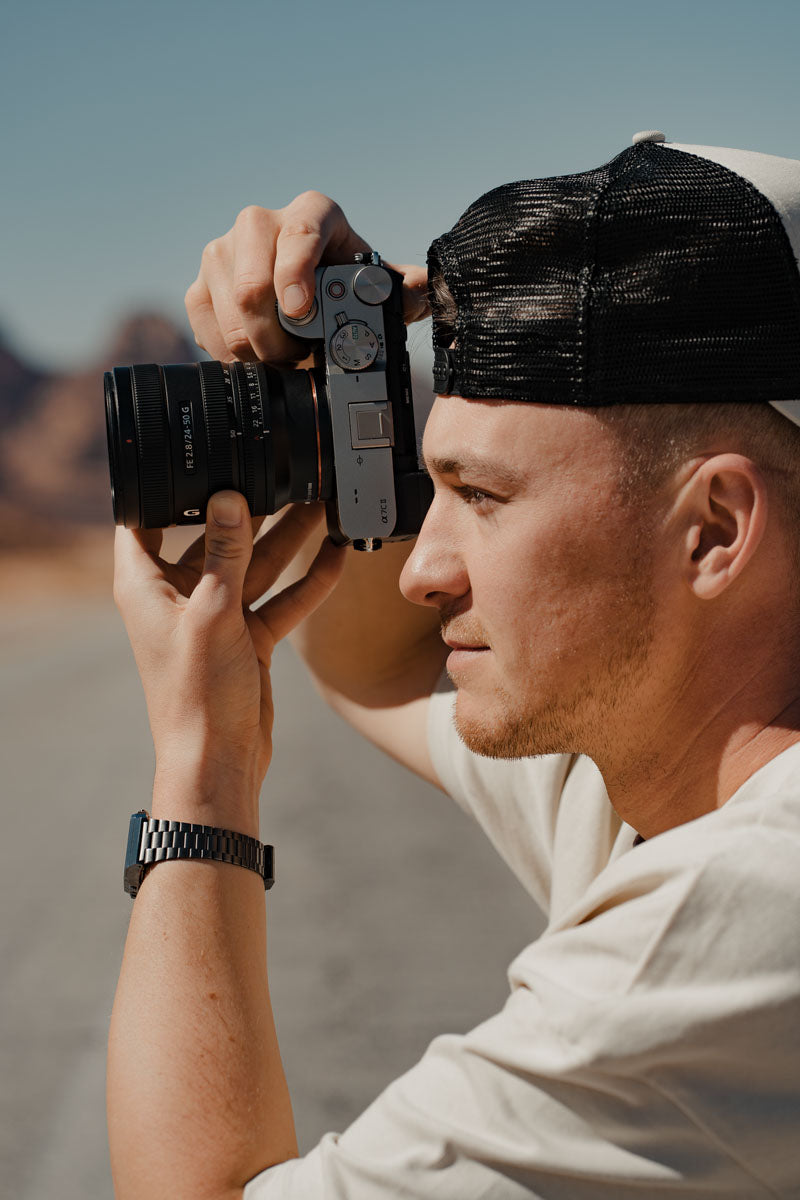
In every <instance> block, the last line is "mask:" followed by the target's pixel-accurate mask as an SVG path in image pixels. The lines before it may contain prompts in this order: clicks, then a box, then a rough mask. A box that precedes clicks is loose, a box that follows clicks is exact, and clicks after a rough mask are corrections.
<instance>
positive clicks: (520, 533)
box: [400, 396, 654, 757]
mask: <svg viewBox="0 0 800 1200" xmlns="http://www.w3.org/2000/svg"><path fill="white" fill-rule="evenodd" d="M618 454H619V450H618V449H617V447H616V445H615V443H614V442H613V439H612V437H611V435H610V434H609V433H608V431H607V430H606V429H604V428H603V427H602V426H601V425H600V424H599V422H597V421H596V420H595V419H594V418H593V417H592V415H591V413H590V412H587V411H582V410H575V409H566V408H562V407H553V406H549V405H539V404H520V403H505V402H503V401H491V400H487V401H476V400H463V399H461V398H460V397H457V396H448V397H439V398H438V399H437V400H436V402H435V404H434V407H433V410H432V412H431V416H430V418H429V420H428V424H427V426H426V429H425V439H424V455H425V460H426V462H427V465H428V468H429V470H430V473H431V476H432V477H433V481H434V484H435V486H436V495H435V498H434V501H433V505H432V506H431V509H430V511H429V513H428V515H427V517H426V519H425V523H424V525H423V528H422V530H421V532H420V535H419V538H418V541H417V545H416V548H415V550H414V552H413V553H412V555H411V557H410V558H409V560H408V562H407V564H406V567H405V569H404V571H403V575H402V578H401V581H400V585H401V589H402V591H403V593H404V594H405V595H406V596H407V597H408V599H410V600H412V601H414V602H416V603H419V604H428V605H432V606H434V607H436V608H437V609H438V610H439V613H440V617H441V620H442V626H443V636H444V638H445V640H446V641H447V642H448V644H449V645H450V646H451V647H452V650H451V653H450V656H449V658H448V662H447V669H448V673H449V674H450V677H451V679H452V680H453V682H454V684H455V685H456V687H457V689H458V697H457V704H456V722H457V726H458V729H459V732H460V734H461V736H462V737H463V739H464V740H465V741H466V743H467V745H469V746H470V747H471V748H472V749H473V750H476V751H477V752H478V753H482V754H490V755H494V756H499V757H516V756H522V755H528V754H544V753H553V752H558V751H580V752H583V753H588V754H591V755H593V756H594V757H598V755H602V750H603V747H604V746H605V745H606V743H607V739H609V738H614V737H615V736H616V734H615V733H614V729H615V727H617V726H620V725H621V724H622V725H623V726H624V722H625V714H626V712H632V711H635V709H633V708H632V707H631V706H632V705H636V703H637V702H638V701H637V688H638V687H639V685H640V684H641V682H642V681H643V680H644V679H645V678H646V677H647V674H648V672H647V669H646V668H647V664H648V658H649V651H650V647H651V642H652V630H653V612H654V601H653V588H652V584H651V574H652V572H651V566H650V562H651V558H650V554H649V540H648V539H647V538H646V537H644V536H643V531H644V527H645V522H644V519H643V518H642V517H641V516H640V514H639V513H638V512H637V509H636V506H635V505H633V504H631V503H630V502H626V501H625V500H624V499H623V498H622V497H621V496H620V494H619V492H618V488H617V485H616V478H617V462H618ZM640 699H641V697H640Z"/></svg>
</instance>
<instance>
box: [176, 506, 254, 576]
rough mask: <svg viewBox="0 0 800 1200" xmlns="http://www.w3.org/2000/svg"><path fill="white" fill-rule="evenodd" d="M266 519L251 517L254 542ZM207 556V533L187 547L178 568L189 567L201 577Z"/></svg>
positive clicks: (178, 562) (179, 560) (177, 564)
mask: <svg viewBox="0 0 800 1200" xmlns="http://www.w3.org/2000/svg"><path fill="white" fill-rule="evenodd" d="M266 519H267V518H266V517H265V516H263V517H251V518H250V527H251V529H252V531H253V541H255V539H256V534H257V533H258V532H259V530H260V529H261V526H262V525H263V524H264V522H265V521H266ZM205 556H206V535H205V532H203V533H201V534H200V536H199V537H196V538H195V539H194V541H193V542H192V543H191V545H189V546H187V547H186V549H185V550H184V552H183V554H182V555H181V556H180V558H179V559H178V561H177V563H176V566H179V567H187V568H188V569H189V570H190V571H197V574H198V575H199V574H200V572H201V571H202V569H203V562H204V560H205Z"/></svg>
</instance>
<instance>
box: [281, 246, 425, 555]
mask: <svg viewBox="0 0 800 1200" xmlns="http://www.w3.org/2000/svg"><path fill="white" fill-rule="evenodd" d="M278 318H279V320H280V323H281V325H282V326H283V328H284V329H285V330H286V331H287V332H288V333H290V334H292V335H293V336H294V337H296V338H302V339H308V340H309V341H310V342H313V343H314V354H315V366H316V368H317V369H318V370H324V377H325V390H326V392H327V402H328V407H329V412H330V423H331V433H332V442H333V466H334V473H335V498H334V499H333V500H330V501H329V502H328V528H329V531H330V533H331V536H332V537H333V538H334V540H335V541H338V542H352V543H353V545H354V546H355V547H356V548H357V549H360V550H375V549H378V548H379V547H380V545H381V543H382V542H383V541H387V540H400V539H403V538H408V537H412V536H413V535H414V534H416V533H417V532H418V531H419V527H420V524H421V522H422V519H423V517H424V514H425V510H426V509H427V506H428V504H429V503H430V497H431V494H432V489H431V483H430V478H429V477H428V475H427V474H426V473H425V472H423V471H420V470H419V463H418V458H417V442H416V432H415V425H414V405H413V397H412V391H411V373H410V368H409V361H408V353H407V351H406V328H405V323H404V321H403V304H402V278H401V276H400V275H398V274H397V272H395V271H390V270H389V269H387V268H386V267H385V266H383V264H382V263H381V259H380V256H379V255H378V254H377V253H375V252H372V253H371V254H368V255H360V254H359V255H356V256H355V259H354V261H353V262H352V263H347V264H342V265H338V266H328V267H319V268H318V269H317V271H316V273H315V295H314V302H313V304H312V306H311V309H310V311H309V312H308V314H307V315H306V316H304V317H301V318H299V319H293V318H291V317H287V316H286V314H285V313H284V312H283V311H282V310H281V309H280V307H279V308H278Z"/></svg>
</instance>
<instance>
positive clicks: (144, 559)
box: [114, 525, 164, 605]
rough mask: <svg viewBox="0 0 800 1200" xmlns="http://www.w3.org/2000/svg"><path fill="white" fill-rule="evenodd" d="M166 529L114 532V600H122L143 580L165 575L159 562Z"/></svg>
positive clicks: (122, 528) (120, 528) (118, 529)
mask: <svg viewBox="0 0 800 1200" xmlns="http://www.w3.org/2000/svg"><path fill="white" fill-rule="evenodd" d="M163 534H164V531H163V530H162V529H126V528H125V527H124V526H122V525H118V526H117V528H116V531H115V534H114V600H115V602H116V603H117V604H118V605H119V603H120V601H121V600H122V599H123V598H124V597H125V596H129V595H130V593H131V591H132V590H133V589H134V588H135V587H137V586H139V585H140V584H141V583H142V582H145V581H150V582H153V581H155V580H162V579H163V572H162V570H161V567H160V565H159V562H160V560H159V557H158V555H159V551H160V550H161V543H162V540H163Z"/></svg>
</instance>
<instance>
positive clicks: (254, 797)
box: [151, 755, 261, 838]
mask: <svg viewBox="0 0 800 1200" xmlns="http://www.w3.org/2000/svg"><path fill="white" fill-rule="evenodd" d="M260 786H261V780H260V778H258V779H257V778H256V773H255V772H252V771H248V770H245V769H242V768H241V767H240V766H239V765H238V764H229V763H220V762H219V761H217V760H214V759H212V758H209V757H207V756H201V755H197V756H189V757H186V756H182V755H181V756H174V755H170V756H169V757H159V758H158V759H157V761H156V772H155V779H154V781H153V805H152V812H151V815H152V816H153V817H159V818H164V819H167V820H171V821H191V822H194V823H196V824H199V825H214V826H217V827H220V828H223V829H231V830H233V831H234V832H236V833H246V834H248V835H249V836H250V837H256V838H257V837H258V836H259V820H258V800H259V791H260Z"/></svg>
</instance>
